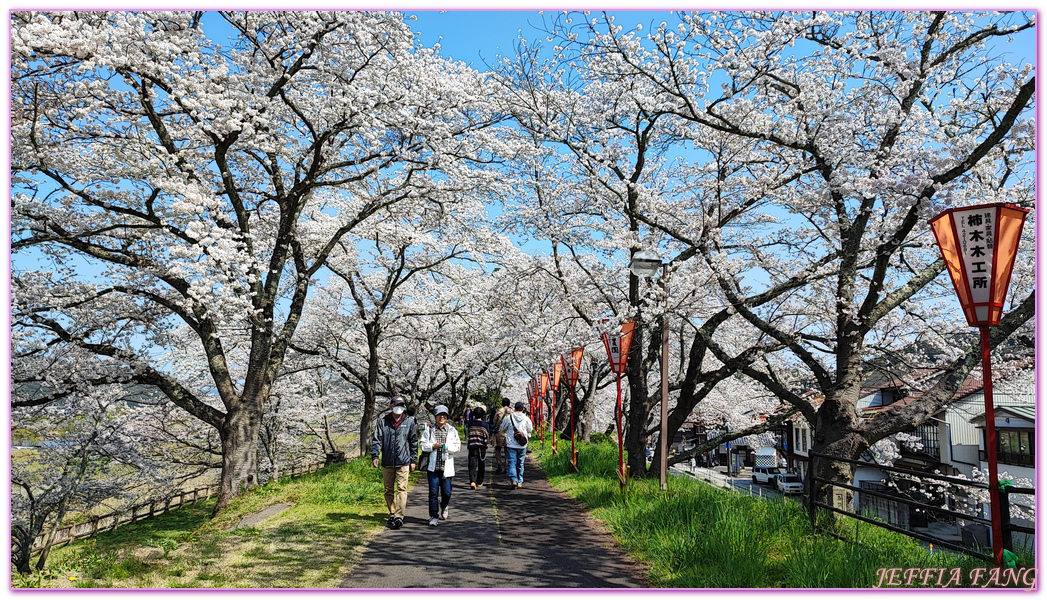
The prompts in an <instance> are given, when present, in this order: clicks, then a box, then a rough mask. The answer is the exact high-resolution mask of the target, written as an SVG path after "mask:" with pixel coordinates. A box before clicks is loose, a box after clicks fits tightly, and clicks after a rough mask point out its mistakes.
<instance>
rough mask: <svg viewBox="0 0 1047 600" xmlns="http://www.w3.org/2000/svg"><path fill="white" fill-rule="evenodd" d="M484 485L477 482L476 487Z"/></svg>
mask: <svg viewBox="0 0 1047 600" xmlns="http://www.w3.org/2000/svg"><path fill="white" fill-rule="evenodd" d="M483 486H484V484H482V483H478V484H476V487H478V488H482V487H483Z"/></svg>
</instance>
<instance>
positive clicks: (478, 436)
mask: <svg viewBox="0 0 1047 600" xmlns="http://www.w3.org/2000/svg"><path fill="white" fill-rule="evenodd" d="M484 415H486V411H484V409H483V407H480V406H478V407H476V408H474V409H473V412H472V420H470V421H466V422H465V438H466V440H467V442H466V443H467V445H468V446H469V487H471V488H472V489H474V490H475V489H476V488H478V487H483V484H484V475H485V474H486V473H485V471H486V470H487V466H486V465H485V464H484V461H485V460H487V442H488V440H489V439H490V438H491V426H490V425H488V424H487V421H484Z"/></svg>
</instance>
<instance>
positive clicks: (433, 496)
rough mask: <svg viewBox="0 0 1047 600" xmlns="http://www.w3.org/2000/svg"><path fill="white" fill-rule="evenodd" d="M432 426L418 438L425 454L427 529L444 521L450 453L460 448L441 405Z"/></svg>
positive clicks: (451, 476) (451, 473)
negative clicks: (427, 490)
mask: <svg viewBox="0 0 1047 600" xmlns="http://www.w3.org/2000/svg"><path fill="white" fill-rule="evenodd" d="M433 414H434V415H435V416H436V424H435V425H433V426H432V427H430V428H429V430H428V431H426V434H425V437H423V438H422V452H429V466H428V469H427V471H426V476H427V477H428V479H429V526H430V527H436V526H437V525H438V524H439V523H440V519H443V520H445V521H446V520H447V505H448V504H449V503H450V502H451V482H452V480H453V479H454V454H455V453H456V452H458V451H459V450H461V449H462V441H461V439H460V438H459V437H458V430H457V429H455V428H454V427H452V426H451V424H450V423H448V422H447V420H448V419H449V418H450V416H451V413H450V412H449V411H448V410H447V407H446V406H444V405H443V404H441V405H439V406H437V407H436V408H435V409H433Z"/></svg>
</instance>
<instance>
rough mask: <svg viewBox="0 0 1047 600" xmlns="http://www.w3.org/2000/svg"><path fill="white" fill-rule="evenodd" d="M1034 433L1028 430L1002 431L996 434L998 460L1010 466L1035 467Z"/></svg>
mask: <svg viewBox="0 0 1047 600" xmlns="http://www.w3.org/2000/svg"><path fill="white" fill-rule="evenodd" d="M1033 443H1034V437H1033V432H1032V431H1030V430H1028V429H1000V430H998V431H997V432H996V459H997V460H998V461H1000V462H1001V463H1006V464H1008V465H1021V466H1028V467H1031V466H1034V465H1033V456H1034V455H1035V453H1034V452H1033Z"/></svg>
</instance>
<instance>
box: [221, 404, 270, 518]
mask: <svg viewBox="0 0 1047 600" xmlns="http://www.w3.org/2000/svg"><path fill="white" fill-rule="evenodd" d="M262 406H263V403H262V402H261V401H260V400H259V399H257V398H255V399H248V398H244V399H241V400H239V401H237V402H235V403H230V405H229V406H228V411H227V412H226V416H225V420H224V422H223V423H222V427H221V428H220V429H219V434H220V435H221V439H222V478H221V482H220V484H219V490H218V505H217V506H215V513H217V512H219V511H221V510H222V509H224V508H225V507H226V506H227V505H228V504H229V501H230V500H232V499H233V498H234V497H235V496H236V495H237V494H239V493H240V492H242V491H243V490H245V489H248V488H252V487H254V486H256V485H258V434H259V433H260V432H261V428H262Z"/></svg>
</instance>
